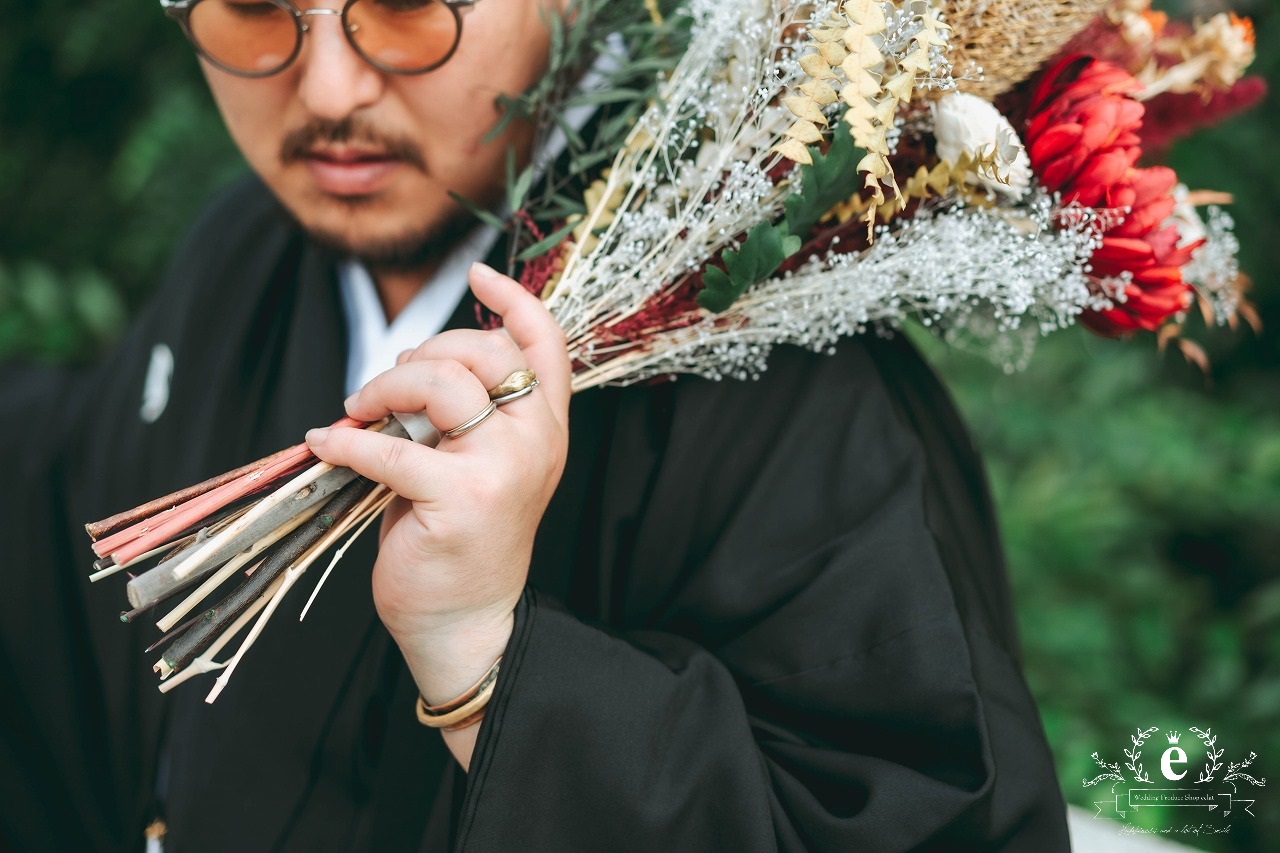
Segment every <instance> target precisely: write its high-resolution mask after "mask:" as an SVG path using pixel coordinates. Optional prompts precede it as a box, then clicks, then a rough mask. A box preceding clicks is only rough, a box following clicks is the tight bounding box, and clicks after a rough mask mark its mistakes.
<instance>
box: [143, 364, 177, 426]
mask: <svg viewBox="0 0 1280 853" xmlns="http://www.w3.org/2000/svg"><path fill="white" fill-rule="evenodd" d="M172 379H173V350H171V349H169V345H168V344H156V345H155V346H153V347H152V348H151V362H150V364H148V365H147V378H146V379H145V380H144V381H143V384H142V408H141V409H139V410H138V417H140V418H142V422H143V423H144V424H153V423H155V422H156V421H157V420H159V418H160V416H161V415H162V414H164V410H165V407H166V406H168V405H169V383H170V382H171V381H172Z"/></svg>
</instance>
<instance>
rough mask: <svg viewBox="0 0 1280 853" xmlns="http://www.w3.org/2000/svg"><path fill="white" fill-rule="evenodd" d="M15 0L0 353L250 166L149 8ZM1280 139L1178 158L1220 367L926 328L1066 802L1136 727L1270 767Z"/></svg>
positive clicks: (88, 303)
mask: <svg viewBox="0 0 1280 853" xmlns="http://www.w3.org/2000/svg"><path fill="white" fill-rule="evenodd" d="M1235 5H1236V8H1237V9H1240V10H1241V11H1245V12H1248V13H1250V14H1252V15H1253V16H1254V18H1255V22H1256V24H1257V26H1258V37H1259V44H1260V45H1261V46H1262V53H1261V56H1260V58H1259V62H1258V65H1257V70H1258V71H1259V72H1260V73H1263V74H1264V75H1266V76H1267V77H1268V78H1269V79H1270V80H1272V81H1280V73H1278V72H1280V68H1277V63H1278V62H1280V16H1278V15H1276V14H1275V6H1274V4H1273V3H1270V2H1255V3H1254V4H1253V5H1249V4H1248V3H1244V4H1241V3H1237V4H1235ZM11 6H13V8H10V9H8V10H7V15H6V27H5V28H4V30H3V31H0V92H3V93H4V96H3V101H2V103H0V200H2V201H3V208H2V209H3V210H4V214H5V215H4V224H3V227H0V356H9V357H14V356H24V357H35V358H40V359H44V360H52V361H59V362H66V361H70V360H76V359H82V358H87V357H90V356H92V354H93V353H95V352H97V351H99V350H100V348H101V347H102V346H103V345H104V344H105V343H106V342H108V341H109V340H110V339H111V338H112V337H113V336H115V335H118V334H119V333H120V331H121V329H122V327H123V318H124V317H125V316H127V314H128V313H130V312H131V311H132V310H133V309H134V308H136V306H137V305H138V303H139V302H140V301H141V300H142V299H143V298H144V297H145V296H146V294H147V292H148V289H149V287H150V286H151V284H152V282H154V281H155V279H156V277H157V275H158V273H159V270H160V269H161V267H162V266H163V264H164V261H165V258H166V255H167V253H168V252H169V251H170V249H171V248H172V246H173V243H174V241H175V240H176V239H177V237H178V235H179V234H180V233H181V232H182V230H183V229H184V228H185V227H186V226H187V224H188V223H189V222H190V221H191V219H192V217H193V216H194V214H195V212H196V211H197V210H198V209H199V207H200V206H201V205H202V204H203V202H204V201H205V199H207V197H208V196H209V194H210V193H211V192H212V190H213V189H214V188H215V187H217V186H218V185H220V184H222V183H224V182H225V181H227V180H229V179H230V177H231V176H233V175H234V174H236V173H238V172H239V171H240V170H241V169H243V165H242V164H241V162H240V160H239V158H238V155H237V154H236V153H235V151H234V149H233V147H232V145H231V143H230V142H229V140H228V139H227V136H226V133H225V131H224V130H223V129H222V126H221V123H220V122H219V120H218V118H217V116H216V113H215V111H214V109H213V106H212V103H211V101H210V98H209V95H208V93H207V90H206V89H205V87H204V85H203V82H202V80H201V79H200V75H199V71H198V68H197V65H196V62H195V60H194V58H193V57H192V54H191V51H190V49H189V48H188V46H187V44H186V43H185V41H184V40H183V39H182V37H181V35H180V34H179V32H178V29H177V27H176V26H174V25H173V24H171V23H170V22H168V21H167V20H165V19H164V17H163V15H162V14H161V12H160V9H159V7H158V4H155V3H136V4H135V3H118V2H105V0H95V1H94V2H88V3H84V2H81V3H76V4H74V5H73V4H72V3H69V2H66V0H46V2H42V3H39V4H34V3H29V4H11ZM1201 11H1204V12H1211V11H1213V10H1212V9H1209V8H1207V7H1205V8H1201ZM1268 51H1269V52H1268ZM1277 139H1280V104H1278V103H1277V99H1276V97H1275V95H1272V96H1271V98H1270V99H1269V100H1268V101H1267V103H1266V104H1265V105H1264V106H1263V107H1262V108H1260V109H1258V110H1256V111H1255V112H1253V113H1252V114H1250V115H1249V116H1246V117H1243V118H1241V119H1237V120H1235V121H1234V122H1232V123H1231V124H1230V125H1227V126H1224V127H1222V128H1219V129H1216V130H1214V131H1210V132H1207V133H1204V134H1202V135H1200V136H1198V137H1196V138H1195V139H1193V140H1190V141H1188V142H1186V143H1184V144H1181V145H1180V146H1178V147H1177V148H1176V149H1175V150H1174V151H1173V152H1172V156H1171V164H1172V165H1173V166H1174V167H1175V168H1176V169H1177V170H1178V172H1179V174H1180V175H1181V177H1182V178H1183V179H1184V180H1185V181H1186V182H1187V183H1188V184H1189V185H1190V186H1191V187H1192V188H1212V189H1220V190H1225V191H1228V192H1232V193H1234V194H1235V195H1236V200H1237V203H1236V204H1235V205H1234V207H1233V208H1232V212H1233V214H1234V215H1235V217H1236V220H1237V225H1238V233H1239V236H1240V238H1241V242H1242V244H1243V251H1242V261H1243V265H1244V268H1245V269H1246V270H1247V271H1249V272H1251V273H1252V274H1253V276H1254V278H1255V280H1256V288H1255V292H1254V297H1255V301H1256V303H1257V304H1258V307H1259V309H1260V311H1261V313H1262V315H1263V319H1264V322H1265V323H1266V325H1267V328H1268V331H1267V332H1266V333H1264V334H1263V335H1262V336H1257V337H1255V336H1254V335H1252V334H1251V333H1250V332H1248V331H1243V332H1240V333H1238V334H1233V333H1230V332H1226V331H1223V330H1217V329H1210V330H1206V329H1203V328H1202V327H1195V326H1194V325H1192V327H1191V329H1190V332H1189V334H1190V335H1191V336H1193V337H1195V338H1196V339H1197V340H1199V341H1200V342H1201V343H1203V344H1204V345H1205V346H1206V348H1207V349H1208V351H1209V353H1210V355H1211V357H1212V359H1213V368H1212V374H1211V375H1210V376H1209V377H1203V376H1201V375H1200V374H1199V372H1198V371H1197V370H1196V369H1194V368H1191V367H1189V366H1187V365H1185V364H1183V363H1181V361H1180V359H1179V357H1178V356H1176V355H1170V354H1167V355H1160V354H1158V353H1157V352H1156V350H1155V344H1154V341H1153V340H1152V339H1151V338H1149V337H1146V338H1138V339H1135V340H1133V341H1130V342H1127V343H1115V342H1108V341H1102V340H1099V339H1096V338H1092V337H1090V336H1089V335H1087V334H1086V333H1084V332H1081V331H1079V330H1075V331H1071V332H1067V333H1061V334H1059V335H1057V336H1056V337H1054V338H1052V339H1050V340H1047V341H1045V342H1043V343H1042V344H1041V346H1040V350H1039V352H1038V353H1037V355H1036V357H1035V358H1034V359H1033V360H1032V364H1031V367H1030V368H1029V369H1028V370H1026V371H1025V372H1023V373H1020V374H1016V375H1012V376H1007V375H1004V374H1003V373H1002V372H1001V371H1000V370H999V369H997V368H995V367H993V366H991V365H990V364H987V363H984V362H982V361H979V360H977V359H975V358H973V357H971V356H967V355H964V354H962V353H956V352H949V351H943V350H942V349H941V348H940V347H938V346H937V345H936V343H934V342H932V341H931V340H928V339H923V338H922V345H923V346H925V348H926V349H928V350H929V351H930V353H931V356H932V357H933V359H934V361H935V363H936V364H938V366H939V368H940V370H941V371H942V372H943V374H944V375H945V377H946V378H947V380H948V381H949V383H950V385H951V386H952V388H953V389H954V391H955V393H956V396H957V398H958V400H959V402H960V404H961V406H962V407H963V409H964V410H965V412H966V414H967V416H968V418H969V420H970V423H971V424H972V427H973V430H974V433H975V435H976V437H977V439H978V441H979V443H980V444H981V445H982V447H983V448H984V450H985V453H986V457H987V461H988V464H989V468H990V473H991V479H992V484H993V488H994V491H995V495H996V499H997V502H998V504H999V508H1000V512H1001V516H1002V527H1003V530H1004V535H1005V540H1006V544H1007V546H1008V551H1009V561H1010V571H1011V575H1012V579H1013V582H1014V585H1015V589H1016V593H1017V602H1018V607H1019V617H1020V619H1021V621H1022V633H1023V640H1024V651H1025V658H1026V662H1027V671H1028V677H1029V679H1030V681H1031V686H1032V689H1033V690H1034V692H1035V693H1036V696H1037V697H1038V699H1039V701H1040V706H1041V711H1042V713H1043V716H1044V721H1045V726H1046V728H1047V730H1048V734H1049V741H1050V743H1051V744H1052V746H1053V748H1054V751H1055V754H1056V756H1057V760H1058V765H1059V770H1060V775H1061V779H1062V784H1063V789H1064V792H1065V793H1066V795H1067V797H1068V798H1069V800H1071V801H1072V802H1075V803H1078V804H1082V805H1087V804H1088V803H1089V802H1090V800H1091V797H1090V794H1092V793H1094V792H1096V791H1097V789H1096V788H1095V789H1085V788H1083V787H1082V786H1081V781H1082V779H1083V778H1084V777H1086V776H1088V777H1092V776H1093V775H1094V774H1093V773H1092V772H1091V771H1092V770H1093V763H1092V760H1091V759H1090V758H1089V755H1090V753H1092V752H1094V751H1100V752H1101V753H1102V754H1103V755H1104V756H1111V757H1112V758H1119V757H1120V751H1121V749H1123V748H1124V747H1125V746H1127V745H1128V734H1129V733H1130V732H1131V731H1133V730H1134V729H1135V728H1136V727H1138V726H1143V727H1147V726H1151V725H1158V726H1161V727H1162V730H1163V727H1165V726H1170V727H1178V728H1179V729H1181V730H1184V731H1185V730H1186V728H1187V727H1188V726H1190V725H1199V726H1200V727H1202V728H1204V727H1210V726H1211V727H1212V728H1213V730H1214V732H1215V733H1218V734H1219V735H1220V738H1221V739H1220V742H1219V745H1222V746H1226V748H1227V750H1228V753H1227V757H1228V758H1229V759H1233V760H1234V759H1238V757H1239V755H1240V754H1245V753H1247V751H1249V750H1253V751H1256V752H1257V753H1258V754H1259V759H1258V764H1257V766H1258V767H1259V768H1260V770H1259V772H1260V774H1261V775H1264V776H1269V777H1271V778H1273V779H1274V778H1277V777H1280V725H1277V723H1280V564H1278V562H1277V556H1276V555H1277V554H1280V393H1278V392H1280V336H1278V335H1277V334H1275V332H1274V331H1271V330H1276V329H1280V275H1278V274H1277V272H1276V271H1277V270H1280V240H1277V239H1275V237H1274V234H1273V232H1274V230H1275V229H1276V227H1277V225H1278V224H1280V216H1278V215H1277V214H1278V212H1280V211H1278V209H1280V167H1278V166H1277V165H1276V159H1275V156H1274V152H1275V150H1276V149H1275V146H1276V143H1275V140H1277ZM1188 753H1189V754H1192V757H1193V759H1194V757H1195V756H1194V750H1193V749H1192V748H1188ZM1268 790H1269V789H1263V790H1261V791H1259V792H1258V793H1259V794H1260V796H1259V805H1258V809H1257V811H1258V815H1259V816H1258V819H1257V820H1256V821H1255V822H1252V823H1250V822H1248V821H1243V820H1242V821H1239V822H1237V823H1236V824H1234V828H1233V832H1232V834H1231V836H1230V837H1229V839H1228V841H1227V842H1225V846H1224V847H1223V849H1237V850H1259V851H1260V850H1265V849H1274V848H1275V842H1276V840H1277V839H1280V800H1274V799H1272V798H1271V797H1270V796H1269V793H1268ZM1269 800H1270V801H1269ZM1189 841H1190V842H1191V843H1196V842H1197V840H1196V839H1189ZM1199 841H1200V842H1201V843H1202V844H1203V843H1204V839H1200V840H1199ZM1268 842H1270V843H1268ZM1205 846H1207V845H1205Z"/></svg>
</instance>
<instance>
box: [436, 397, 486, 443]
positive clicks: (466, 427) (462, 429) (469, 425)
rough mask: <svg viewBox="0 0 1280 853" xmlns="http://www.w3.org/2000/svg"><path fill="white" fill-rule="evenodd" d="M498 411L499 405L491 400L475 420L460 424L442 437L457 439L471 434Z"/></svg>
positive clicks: (446, 431)
mask: <svg viewBox="0 0 1280 853" xmlns="http://www.w3.org/2000/svg"><path fill="white" fill-rule="evenodd" d="M497 410H498V404H497V403H495V402H493V401H492V400H490V401H489V405H487V406H485V407H484V408H483V409H481V410H480V413H479V414H477V415H476V416H475V417H474V418H472V419H471V420H469V421H467V422H466V423H462V424H458V425H457V426H456V427H454V428H453V429H447V430H445V431H444V432H443V433H441V435H443V436H444V437H445V438H457V437H458V436H460V435H465V434H466V433H469V432H471V430H473V429H475V428H476V427H478V426H480V424H482V423H484V420H485V418H487V417H489V415H492V414H493V413H494V412H496V411H497Z"/></svg>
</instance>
